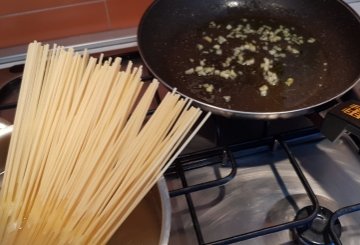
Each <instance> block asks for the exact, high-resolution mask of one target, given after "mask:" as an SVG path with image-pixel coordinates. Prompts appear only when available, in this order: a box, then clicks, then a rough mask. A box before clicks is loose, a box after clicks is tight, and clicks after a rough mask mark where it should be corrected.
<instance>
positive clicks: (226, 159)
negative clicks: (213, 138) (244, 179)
mask: <svg viewBox="0 0 360 245" xmlns="http://www.w3.org/2000/svg"><path fill="white" fill-rule="evenodd" d="M224 162H230V165H231V171H230V173H229V174H228V175H226V176H225V177H221V178H218V179H216V180H212V181H207V182H203V183H200V184H196V185H192V186H184V187H183V188H179V189H176V190H172V191H169V195H170V197H175V196H179V195H183V194H187V193H191V192H195V191H200V190H205V189H208V188H212V187H216V186H221V185H224V184H226V183H227V182H229V181H230V180H231V179H233V178H234V177H235V175H236V172H237V166H236V161H235V159H234V157H233V156H232V154H231V153H230V151H228V150H227V149H224V151H223V163H224ZM195 164H196V163H195ZM207 165H208V164H201V163H200V166H199V165H197V166H195V167H194V166H193V167H191V168H189V167H188V168H187V169H185V168H184V167H183V165H182V164H181V162H178V163H177V164H176V169H177V170H178V171H179V170H180V173H181V175H185V174H184V172H185V171H188V170H192V169H194V168H200V167H204V166H207Z"/></svg>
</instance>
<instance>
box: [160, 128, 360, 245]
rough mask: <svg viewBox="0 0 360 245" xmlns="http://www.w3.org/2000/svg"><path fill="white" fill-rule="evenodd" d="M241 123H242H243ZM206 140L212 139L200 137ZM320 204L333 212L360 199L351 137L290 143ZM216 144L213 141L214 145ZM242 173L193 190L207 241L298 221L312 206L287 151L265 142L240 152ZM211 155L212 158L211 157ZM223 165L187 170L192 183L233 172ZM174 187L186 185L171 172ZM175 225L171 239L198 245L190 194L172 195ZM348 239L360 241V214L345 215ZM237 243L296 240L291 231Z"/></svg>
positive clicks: (359, 164)
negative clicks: (227, 180)
mask: <svg viewBox="0 0 360 245" xmlns="http://www.w3.org/2000/svg"><path fill="white" fill-rule="evenodd" d="M239 126H241V124H239ZM197 140H198V141H201V142H202V143H201V145H202V146H203V145H204V144H206V143H205V142H206V141H207V140H206V139H199V138H198V139H195V140H194V142H192V145H190V146H189V147H190V148H191V147H192V148H196V147H197V146H198V144H197V143H196V141H197ZM288 144H289V145H290V150H291V151H292V152H293V154H294V155H295V158H296V159H297V160H298V162H299V163H300V166H301V167H302V170H303V171H304V173H305V175H306V178H307V179H308V181H309V184H310V186H311V187H312V189H313V191H314V192H315V194H316V196H317V198H318V200H319V203H320V205H321V206H324V207H326V208H328V209H330V210H331V211H336V210H337V209H339V208H341V207H344V206H348V205H352V204H355V203H359V202H360V157H359V154H358V153H357V152H358V148H357V146H356V145H354V143H353V141H352V139H351V138H350V137H348V136H346V135H345V136H343V137H341V139H340V140H338V141H337V142H335V143H333V142H330V141H328V140H327V139H325V138H324V137H323V136H322V135H321V134H319V133H316V132H315V133H313V134H310V135H307V136H305V137H300V138H296V139H295V140H291V141H289V142H288ZM210 145H211V143H210V142H208V146H210ZM234 157H235V160H236V164H237V174H236V176H235V178H234V179H232V180H231V181H229V182H228V183H227V184H226V185H223V186H219V187H213V188H210V189H207V190H202V191H198V192H194V193H192V194H190V196H191V199H192V201H193V203H194V206H195V211H196V215H197V217H198V220H199V223H200V227H201V231H202V233H203V237H204V242H205V243H208V242H212V241H216V240H219V239H223V238H226V237H231V236H234V235H237V234H242V233H245V232H249V231H252V230H258V229H261V228H264V227H269V226H273V225H277V224H281V223H284V222H288V221H292V220H293V219H294V217H295V215H296V212H297V211H298V210H300V209H301V208H303V207H305V206H308V205H311V202H310V200H309V198H308V196H307V195H306V192H305V190H304V187H303V186H302V184H301V182H300V180H299V178H298V177H297V176H296V173H295V171H294V169H293V168H292V166H291V164H290V163H289V160H288V158H287V157H286V155H285V153H284V151H282V150H281V149H280V148H277V149H275V150H274V149H271V148H269V147H266V146H259V147H255V148H251V149H247V150H239V151H236V152H234ZM208 160H211V159H208ZM229 171H230V167H229V166H228V165H227V164H224V163H223V162H221V161H219V164H217V165H212V166H207V167H202V168H200V169H197V170H191V171H188V172H186V180H187V182H188V184H189V185H194V184H197V183H201V182H205V181H209V180H212V179H216V178H219V176H225V175H227V174H229ZM167 183H168V186H169V189H170V190H171V189H177V188H179V187H180V186H181V184H180V182H179V179H177V178H172V177H168V178H167ZM171 204H172V212H173V216H172V226H171V234H170V242H169V244H174V245H175V244H198V241H197V238H196V236H195V232H194V228H193V223H192V219H191V217H190V215H189V209H188V204H187V202H186V199H185V196H178V197H173V198H171ZM340 222H341V225H342V230H343V232H342V235H341V240H342V242H343V244H359V241H360V213H359V212H358V213H352V214H348V215H345V216H343V217H341V218H340ZM236 244H271V245H274V244H288V245H290V244H296V243H294V242H293V239H292V233H291V232H290V231H289V230H285V231H282V232H277V233H273V234H270V235H266V236H262V237H258V238H253V239H250V240H247V241H242V242H239V243H236Z"/></svg>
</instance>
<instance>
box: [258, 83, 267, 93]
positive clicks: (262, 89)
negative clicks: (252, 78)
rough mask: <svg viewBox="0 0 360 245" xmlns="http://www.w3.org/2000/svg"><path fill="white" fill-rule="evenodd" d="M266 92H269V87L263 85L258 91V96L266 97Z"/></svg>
mask: <svg viewBox="0 0 360 245" xmlns="http://www.w3.org/2000/svg"><path fill="white" fill-rule="evenodd" d="M268 90H269V87H268V86H267V85H266V84H265V85H262V86H261V87H260V88H259V91H260V95H261V96H266V95H267V93H268Z"/></svg>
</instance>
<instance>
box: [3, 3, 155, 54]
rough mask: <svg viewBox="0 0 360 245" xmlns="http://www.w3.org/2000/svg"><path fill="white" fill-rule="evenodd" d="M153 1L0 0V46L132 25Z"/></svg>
mask: <svg viewBox="0 0 360 245" xmlns="http://www.w3.org/2000/svg"><path fill="white" fill-rule="evenodd" d="M152 1H153V0H51V1H49V0H31V1H24V0H0V48H4V47H10V46H16V45H21V44H27V43H29V42H31V41H33V40H38V41H46V40H51V39H58V38H62V37H68V36H74V35H79V34H86V33H94V32H100V31H107V30H112V29H119V28H128V27H135V26H137V24H138V23H139V20H140V18H141V16H142V14H143V12H144V11H145V9H146V8H147V7H148V6H149V5H150V4H151V2H152Z"/></svg>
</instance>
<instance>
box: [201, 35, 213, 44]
mask: <svg viewBox="0 0 360 245" xmlns="http://www.w3.org/2000/svg"><path fill="white" fill-rule="evenodd" d="M203 39H204V40H205V41H207V42H209V43H211V42H212V38H211V37H209V36H205V37H203Z"/></svg>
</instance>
